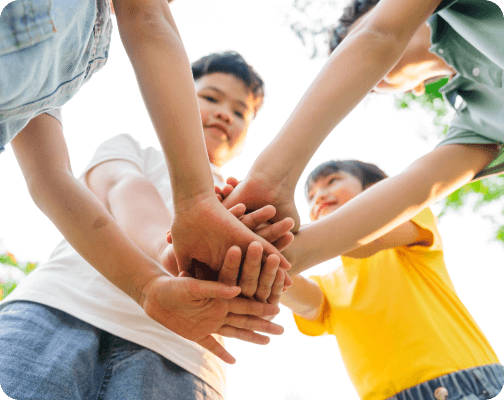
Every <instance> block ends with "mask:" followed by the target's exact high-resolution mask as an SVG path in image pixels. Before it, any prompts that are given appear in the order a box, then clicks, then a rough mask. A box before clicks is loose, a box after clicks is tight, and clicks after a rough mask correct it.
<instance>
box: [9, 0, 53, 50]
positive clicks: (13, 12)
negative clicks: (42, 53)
mask: <svg viewBox="0 0 504 400" xmlns="http://www.w3.org/2000/svg"><path fill="white" fill-rule="evenodd" d="M51 13H52V1H51V0H15V1H13V2H11V3H9V4H7V6H5V8H4V9H3V10H2V13H1V15H0V56H2V55H5V54H9V53H12V52H15V51H18V50H21V49H24V48H26V47H30V46H33V45H34V44H37V43H39V42H41V41H43V40H46V39H48V38H50V37H51V36H52V35H54V33H55V32H56V27H55V26H54V22H53V19H52V15H51Z"/></svg>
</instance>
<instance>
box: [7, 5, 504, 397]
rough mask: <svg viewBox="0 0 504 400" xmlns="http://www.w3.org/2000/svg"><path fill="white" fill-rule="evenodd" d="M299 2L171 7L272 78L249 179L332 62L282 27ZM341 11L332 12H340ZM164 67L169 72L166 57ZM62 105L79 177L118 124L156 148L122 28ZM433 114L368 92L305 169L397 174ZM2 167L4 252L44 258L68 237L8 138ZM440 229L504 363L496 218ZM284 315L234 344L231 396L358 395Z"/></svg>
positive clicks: (205, 42) (455, 272)
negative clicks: (341, 167)
mask: <svg viewBox="0 0 504 400" xmlns="http://www.w3.org/2000/svg"><path fill="white" fill-rule="evenodd" d="M291 4H292V0H275V1H273V0H256V1H254V2H245V1H236V0H177V1H175V2H174V3H173V4H172V5H171V9H172V13H173V15H174V17H175V20H176V21H177V24H178V27H179V30H180V33H181V35H182V38H183V41H184V44H185V46H186V50H187V52H188V54H189V58H190V59H191V60H196V59H197V58H199V57H201V56H203V55H205V54H208V53H210V52H215V51H224V50H236V51H238V52H240V53H241V54H242V55H243V56H244V57H245V59H246V60H247V61H248V62H249V63H250V64H252V65H253V66H254V68H255V69H256V70H257V71H258V72H259V73H260V74H261V76H262V77H263V79H264V81H265V84H266V91H267V96H266V99H265V103H264V107H263V109H262V110H261V111H260V112H259V114H258V116H257V118H256V120H255V121H254V122H253V123H252V126H251V129H250V131H249V136H248V143H247V146H246V147H245V149H244V151H243V154H242V156H241V157H240V158H239V159H237V160H236V161H233V162H232V163H230V164H228V165H227V166H226V167H225V168H224V169H223V172H224V175H226V176H227V175H230V174H232V175H234V176H236V177H237V178H243V177H244V176H245V174H246V173H247V170H248V169H249V167H250V165H251V163H252V162H253V160H254V158H255V157H256V156H257V154H258V153H259V152H260V151H261V150H262V149H263V148H264V147H265V146H266V145H267V143H269V141H270V140H271V139H272V138H273V137H274V135H275V134H276V133H277V132H278V130H279V129H280V127H281V126H282V124H283V122H285V120H286V119H287V117H288V116H289V114H290V112H291V111H292V109H293V108H294V106H295V105H296V103H297V101H298V100H299V99H300V97H301V96H302V94H303V92H304V91H305V90H306V88H307V87H308V85H309V83H310V82H311V81H312V80H313V78H314V77H315V75H316V73H317V72H318V71H319V70H320V68H321V67H322V65H323V63H324V61H325V60H324V59H315V60H309V59H308V55H309V51H308V50H306V49H305V48H304V47H303V46H302V44H301V42H300V41H299V39H298V38H297V37H296V36H295V35H294V33H293V32H292V31H290V30H289V28H288V26H286V25H285V23H284V20H285V13H286V11H287V9H288V8H289V6H290V5H291ZM337 16H338V15H337V13H335V15H334V19H335V20H336V18H337ZM115 25H117V24H115ZM166 73H168V74H169V73H170V66H169V65H167V66H166ZM63 112H64V114H63V118H64V131H65V136H66V138H67V143H68V147H69V151H70V156H71V160H72V167H73V170H74V173H75V174H76V175H79V174H80V172H81V171H82V170H83V168H84V167H85V166H86V164H87V163H88V162H89V160H90V158H91V156H92V154H93V152H94V150H95V149H96V148H97V147H98V145H99V144H100V143H101V142H102V141H104V140H105V139H107V138H109V137H111V136H114V135H116V134H118V133H123V132H127V133H130V134H132V135H133V136H134V137H135V138H136V139H137V140H139V141H140V142H141V143H142V144H143V145H145V146H154V147H157V148H159V146H158V143H157V139H156V136H155V134H154V131H153V129H152V127H151V124H150V121H149V119H148V116H147V113H146V111H145V109H144V106H143V102H142V99H141V97H140V95H139V91H138V89H137V86H136V81H135V78H134V74H133V72H132V68H131V66H130V64H129V61H128V59H127V56H126V54H125V52H124V50H123V48H122V44H121V42H120V39H119V35H118V32H117V29H115V30H114V36H113V43H112V47H111V51H110V59H109V61H108V64H107V65H106V66H105V68H104V69H103V70H102V71H100V72H99V73H97V74H96V75H95V76H94V77H93V79H91V81H90V82H89V83H87V84H86V85H85V86H84V87H83V88H82V90H81V91H80V92H79V94H78V95H77V96H76V97H75V98H74V99H72V100H71V101H70V102H69V103H68V104H67V106H66V107H65V108H64V111H63ZM431 121H432V118H431V117H430V116H429V115H427V114H426V113H425V112H424V111H423V110H409V111H401V112H399V111H397V110H396V109H395V108H394V106H393V98H390V97H383V96H373V97H369V98H368V99H366V100H365V101H364V102H363V104H361V105H360V106H359V107H358V108H357V109H356V110H355V111H354V112H353V113H352V114H351V115H350V116H349V117H348V118H347V119H346V120H345V121H343V122H342V123H341V124H340V126H339V127H338V128H337V129H336V130H335V132H333V133H332V134H331V136H330V137H329V138H328V139H327V140H326V141H325V142H324V144H323V145H322V147H321V148H320V149H319V151H318V152H317V153H316V155H315V156H314V158H313V159H312V161H311V162H310V164H309V165H308V167H307V172H309V171H310V170H311V169H312V168H313V167H314V166H316V165H318V164H319V163H320V162H323V161H326V160H328V159H331V158H359V159H362V160H364V161H369V162H375V163H377V164H378V165H379V166H381V167H382V168H383V169H384V170H385V171H386V172H388V173H389V174H390V175H393V174H396V173H398V172H400V171H401V170H402V169H403V168H405V167H406V166H407V165H408V164H409V163H410V162H411V161H413V160H414V159H416V158H418V157H419V156H421V155H422V154H424V153H426V152H427V151H429V149H431V148H432V147H433V146H434V145H435V143H436V140H435V138H434V137H433V134H432V128H431ZM0 171H3V173H2V181H1V182H2V192H1V204H2V209H3V210H4V211H3V215H2V223H1V225H0V251H4V250H9V251H11V252H12V253H14V254H15V255H16V256H17V257H18V258H19V259H20V260H30V261H44V260H46V259H47V258H48V257H49V255H50V253H51V251H52V250H53V248H54V247H55V245H56V244H57V242H58V241H59V240H60V238H61V236H60V234H59V233H58V231H57V230H56V229H55V228H54V227H53V226H52V225H51V223H50V222H49V221H48V219H47V218H46V217H45V216H44V215H43V214H42V213H41V212H40V211H39V210H38V209H37V208H36V206H35V205H34V204H33V202H32V200H31V199H30V197H29V194H28V192H27V190H26V187H25V184H24V180H23V177H22V175H21V172H20V170H19V168H18V166H17V163H16V161H15V158H14V155H13V153H12V149H11V148H10V147H8V148H7V151H6V152H5V153H4V154H2V155H1V156H0ZM304 178H305V175H304V176H303V177H302V178H301V181H300V182H301V184H300V187H299V188H298V189H299V190H298V193H297V198H296V201H297V204H298V210H299V212H300V214H301V215H302V218H303V222H304V223H307V222H308V221H309V220H308V209H307V207H306V203H305V201H304V198H303V192H302V190H301V188H302V186H301V185H302V182H304ZM390 195H391V196H394V195H398V194H395V193H391V194H390ZM435 210H436V208H435ZM501 211H502V207H500V208H499V209H497V208H495V209H494V210H493V212H495V213H496V214H497V213H500V212H501ZM440 229H441V234H442V236H443V240H444V245H445V255H446V262H447V265H448V268H449V272H450V274H451V277H452V280H453V281H454V284H455V287H456V288H457V292H458V294H459V296H460V298H461V299H462V301H463V302H464V304H465V305H466V307H467V308H468V309H469V311H470V312H471V314H472V315H473V317H474V318H475V320H476V321H477V322H478V324H479V326H480V327H481V328H482V330H483V332H484V333H485V334H486V336H487V338H488V339H489V341H490V343H491V344H492V345H493V347H494V349H495V351H496V352H497V355H498V356H499V357H500V359H501V360H504V340H503V339H502V338H504V326H503V324H502V314H503V313H502V311H501V310H500V306H501V305H502V304H504V290H503V289H504V287H503V284H502V282H504V265H503V264H504V263H503V261H502V260H503V259H504V246H502V244H499V243H497V242H495V241H492V240H491V239H492V234H493V231H492V230H491V229H492V225H491V223H490V222H489V221H487V220H484V219H483V218H481V217H478V216H477V215H473V214H472V213H471V212H470V210H468V211H467V212H465V213H463V214H455V213H453V214H450V215H449V216H448V217H446V218H444V219H443V220H442V221H441V224H440ZM342 234H343V233H342ZM338 265H339V261H338V260H333V261H331V262H328V263H326V264H325V265H322V266H318V267H315V268H314V269H312V270H311V271H310V274H312V273H326V272H329V271H330V270H331V269H333V268H335V267H337V266H338ZM384 284H386V283H384ZM391 290H392V288H391ZM276 322H278V323H280V324H281V325H283V326H284V327H285V329H286V332H285V334H284V335H283V336H281V337H274V338H272V341H271V343H270V344H269V345H268V346H265V347H259V346H256V345H252V344H245V343H242V342H239V341H236V340H228V341H227V344H228V348H229V349H230V351H231V353H232V354H233V355H234V356H235V357H236V358H237V359H238V362H237V363H236V365H234V366H231V367H229V368H228V399H230V400H238V399H239V400H255V399H257V398H265V399H277V400H301V399H303V400H306V399H310V400H325V399H332V398H339V399H345V400H357V399H358V397H357V394H356V392H355V390H354V389H353V386H352V384H351V382H350V380H349V379H348V377H347V374H346V372H345V368H344V366H343V364H342V362H341V358H340V356H339V352H338V348H337V345H336V341H335V339H334V337H328V336H326V337H318V338H311V337H306V336H304V335H302V334H300V333H299V332H298V331H297V329H296V327H295V325H294V323H293V319H292V315H291V314H290V312H289V311H288V310H287V309H286V308H283V309H282V312H281V314H280V316H279V317H277V320H276ZM419 329H421V328H419ZM501 396H502V395H501Z"/></svg>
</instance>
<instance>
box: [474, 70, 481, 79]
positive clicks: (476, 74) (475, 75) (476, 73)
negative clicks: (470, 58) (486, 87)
mask: <svg viewBox="0 0 504 400" xmlns="http://www.w3.org/2000/svg"><path fill="white" fill-rule="evenodd" d="M472 74H473V76H474V77H475V78H477V77H478V76H480V74H481V69H479V68H478V67H474V68H473V70H472Z"/></svg>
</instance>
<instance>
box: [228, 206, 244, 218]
mask: <svg viewBox="0 0 504 400" xmlns="http://www.w3.org/2000/svg"><path fill="white" fill-rule="evenodd" d="M228 211H229V212H230V213H231V214H233V215H234V216H235V217H236V218H241V217H242V216H243V215H244V214H245V211H247V207H245V204H243V203H238V204H237V205H235V206H233V207H231V208H230V209H229V210H228Z"/></svg>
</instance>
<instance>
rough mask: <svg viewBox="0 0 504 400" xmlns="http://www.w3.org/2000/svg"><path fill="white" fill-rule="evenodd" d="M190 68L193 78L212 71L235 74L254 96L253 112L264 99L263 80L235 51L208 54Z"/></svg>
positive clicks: (259, 106)
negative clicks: (254, 105) (255, 101)
mask: <svg viewBox="0 0 504 400" xmlns="http://www.w3.org/2000/svg"><path fill="white" fill-rule="evenodd" d="M191 68H192V73H193V78H194V80H198V79H200V78H201V77H203V76H205V75H209V74H212V73H214V72H222V73H225V74H231V75H233V76H235V77H236V78H238V79H239V80H241V81H242V82H243V83H244V84H245V86H247V88H249V89H250V91H251V92H252V94H253V95H254V97H255V98H256V100H257V104H256V107H255V112H256V113H257V111H258V110H259V109H260V108H261V106H262V103H263V99H264V82H263V80H262V79H261V77H260V76H259V74H258V73H257V72H256V71H255V70H254V68H252V66H250V65H249V64H247V62H246V61H245V59H244V58H243V57H242V56H241V55H240V54H238V53H237V52H236V51H226V52H223V53H212V54H209V55H207V56H205V57H202V58H200V59H199V60H197V61H195V62H193V63H192V65H191Z"/></svg>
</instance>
